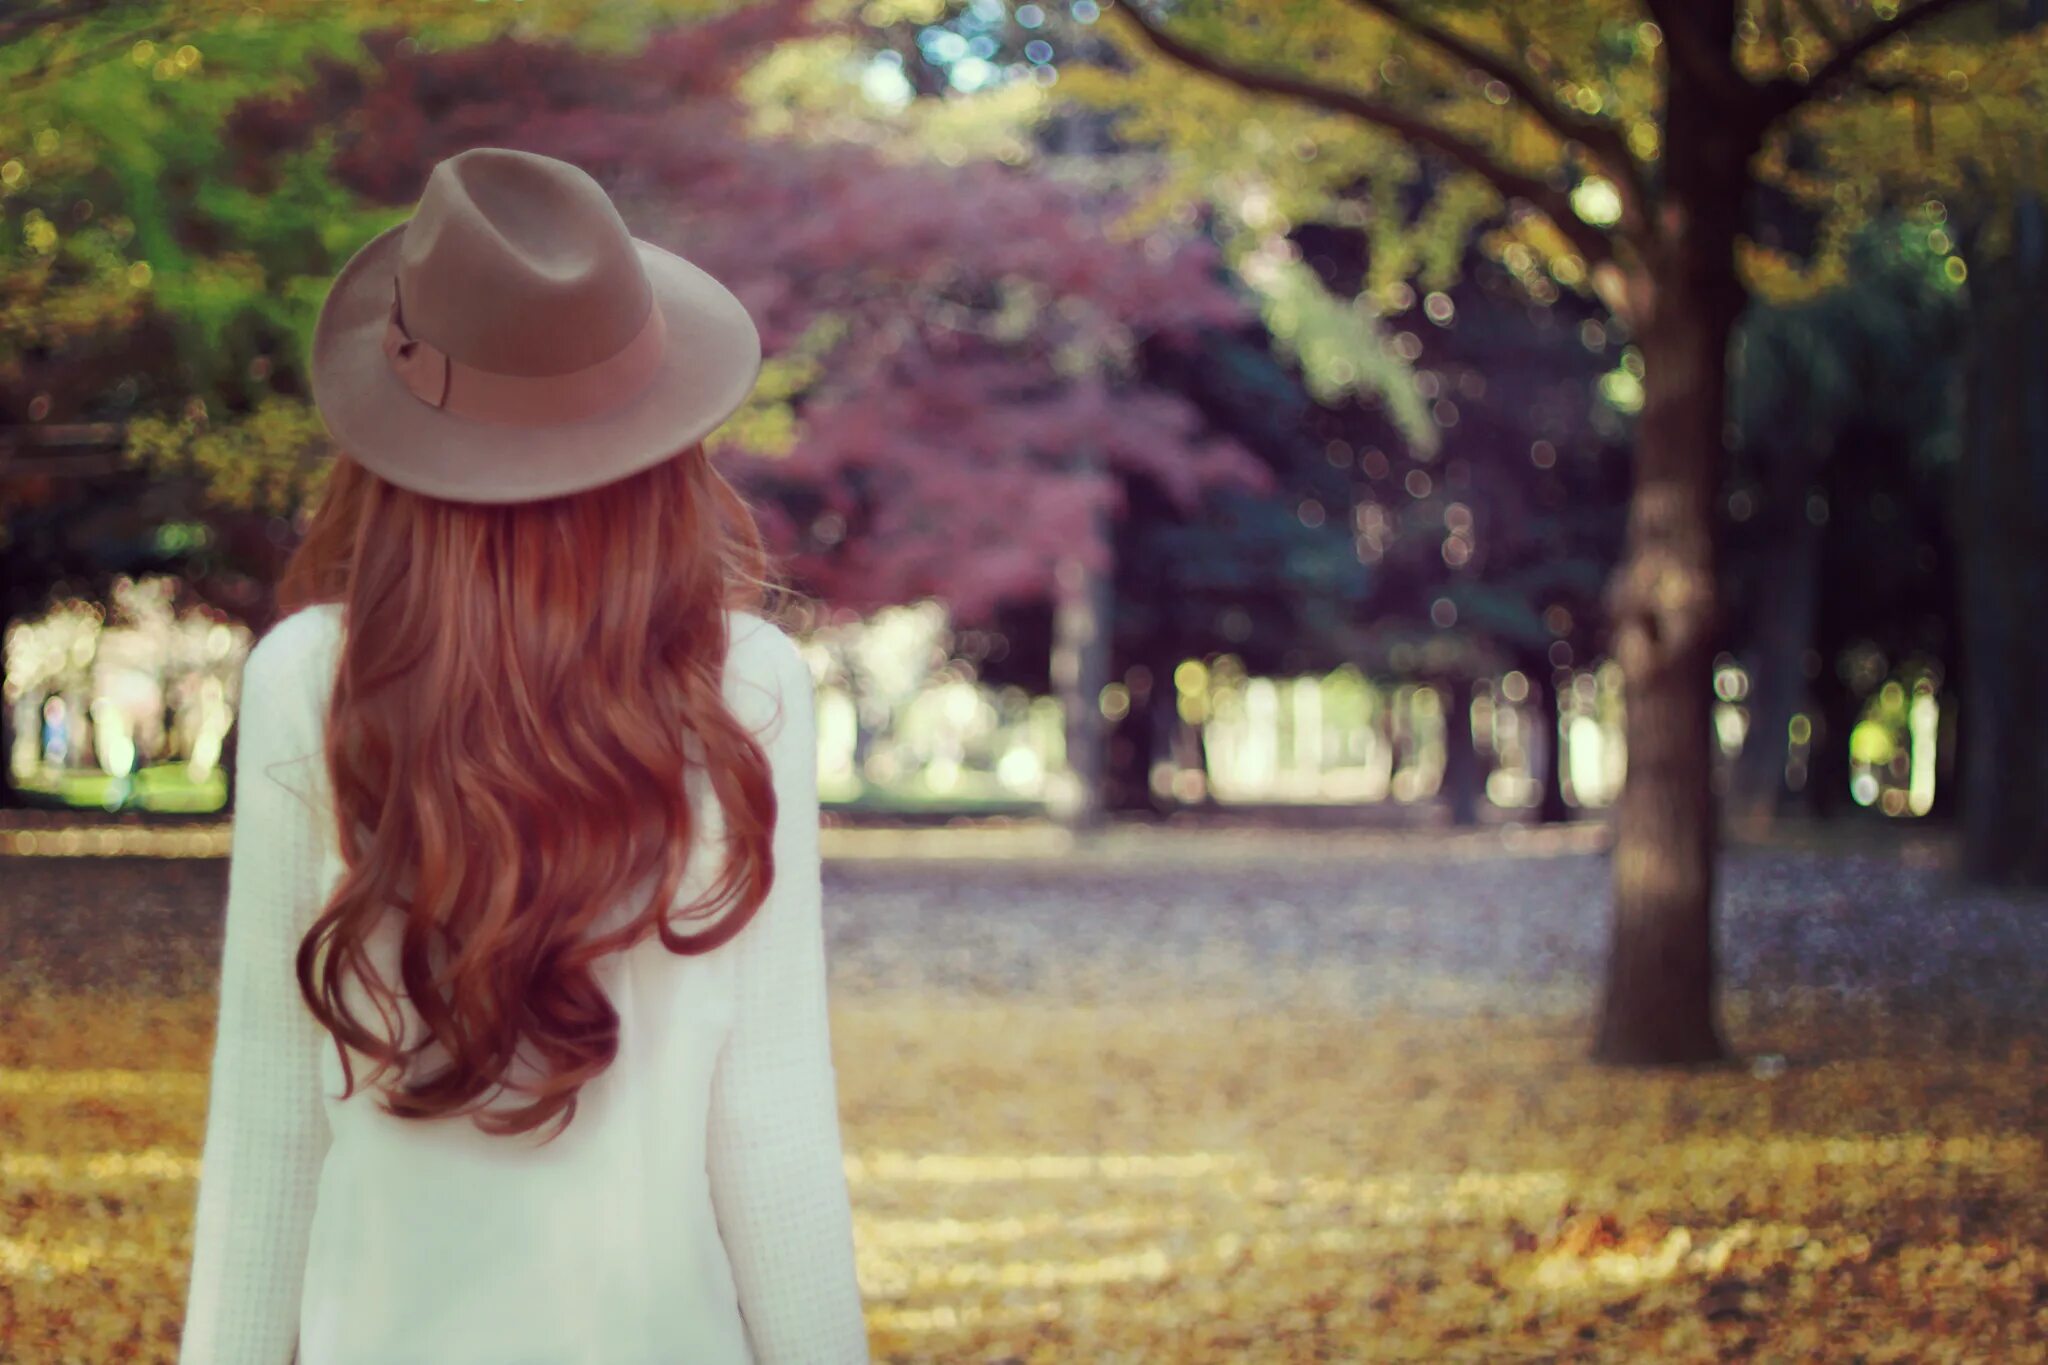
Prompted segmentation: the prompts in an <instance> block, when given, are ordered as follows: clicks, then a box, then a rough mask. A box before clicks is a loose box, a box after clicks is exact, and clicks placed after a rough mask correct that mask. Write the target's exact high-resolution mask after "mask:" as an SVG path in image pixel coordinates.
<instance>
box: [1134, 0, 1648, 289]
mask: <svg viewBox="0 0 2048 1365" xmlns="http://www.w3.org/2000/svg"><path fill="white" fill-rule="evenodd" d="M1111 8H1112V9H1113V10H1114V11H1115V12H1117V13H1120V14H1122V15H1123V17H1124V18H1125V20H1126V21H1128V22H1129V23H1130V25H1131V26H1132V27H1133V28H1135V29H1137V30H1138V32H1139V33H1140V34H1142V35H1143V36H1144V38H1145V40H1146V42H1148V43H1150V44H1151V45H1152V46H1153V47H1154V48H1156V49H1157V50H1158V51H1160V52H1162V53H1164V54H1166V55H1167V56H1168V57H1171V58H1173V59H1174V60H1175V61H1177V62H1179V63H1180V64H1181V65H1182V66H1185V67H1188V68H1189V69H1190V70H1194V71H1200V72H1202V73H1203V74H1205V75H1209V76H1213V77H1215V78H1216V79H1217V80H1220V81H1224V82H1226V83H1228V84H1230V85H1234V86H1236V87H1237V88H1238V89H1240V90H1245V91H1249V92H1251V93H1253V94H1261V95H1280V96H1283V97H1285V98H1288V99H1292V100H1296V101H1298V102H1300V103H1303V104H1308V105H1312V106H1314V107H1316V108H1318V109H1326V110H1329V111H1330V112H1331V113H1336V114H1346V115H1349V116H1350V117H1352V118H1355V119H1359V120H1361V121H1362V122H1365V123H1370V124H1373V125H1375V126H1377V127H1380V128H1384V129H1386V130H1387V131H1388V132H1390V133H1394V134H1396V135H1397V136H1399V137H1401V138H1402V139H1404V140H1405V141H1407V142H1409V143H1410V144H1412V145H1414V146H1416V147H1422V148H1427V149H1428V150H1430V151H1433V152H1436V153H1437V154H1438V155H1440V156H1442V157H1444V158H1446V159H1447V160H1450V161H1452V162H1455V163H1456V164H1458V165H1460V166H1462V167H1464V168H1465V169H1466V170H1468V171H1471V172H1473V173H1474V174H1476V175H1478V176H1480V177H1482V178H1483V179H1485V180H1487V181H1488V182H1490V183H1491V184H1492V185H1493V187H1494V188H1495V189H1497V190H1499V191H1500V192H1501V194H1502V195H1503V196H1504V197H1506V198H1509V199H1522V200H1526V201H1527V202H1528V203H1530V204H1532V205H1534V206H1535V207H1536V208H1537V209H1539V210H1541V211H1542V213H1543V214H1544V216H1545V217H1547V218H1549V219H1550V220H1551V222H1552V223H1554V224H1555V225H1556V226H1557V230H1558V231H1559V232H1562V233H1563V234H1564V235H1565V236H1566V237H1567V238H1569V239H1570V241H1571V243H1572V245H1573V246H1574V247H1576V248H1577V249H1578V251H1579V253H1580V254H1581V255H1582V256H1584V257H1585V259H1586V264H1587V266H1588V267H1589V268H1590V267H1591V266H1593V265H1595V264H1598V263H1600V262H1604V261H1610V260H1612V259H1613V257H1614V240H1613V238H1612V236H1610V235H1609V234H1608V233H1607V232H1606V231H1605V230H1604V229H1601V228H1597V227H1595V226H1593V225H1592V224H1591V223H1588V222H1586V221H1585V220H1584V219H1582V218H1580V217H1579V216H1578V215H1577V214H1576V213H1574V212H1572V204H1571V196H1570V195H1569V194H1567V193H1565V192H1564V191H1563V190H1560V189H1558V188H1556V187H1555V186H1552V185H1548V184H1545V183H1544V182H1543V181H1541V180H1538V179H1537V178H1536V177H1535V176H1532V175H1527V174H1524V173H1523V172H1521V171H1517V170H1513V169H1511V168H1510V167H1508V166H1505V165H1503V164H1502V163H1501V162H1500V161H1499V160H1498V159H1497V158H1496V157H1494V156H1493V154H1492V153H1490V152H1488V151H1487V150H1486V149H1485V148H1483V147H1481V146H1479V145H1478V144H1477V143H1473V142H1470V141H1467V140H1466V139H1464V138H1462V137H1460V136H1458V135H1457V134H1456V133H1453V132H1451V131H1449V130H1448V129H1445V128H1440V127H1438V126H1437V125H1436V124H1434V123H1431V122H1429V121H1428V120H1427V119H1424V118H1420V117H1418V116H1416V115H1415V114H1412V113H1410V112H1408V111H1407V110H1405V109H1402V108H1400V107H1399V106H1397V105H1394V104H1391V103H1389V102H1387V101H1385V100H1379V99H1374V98H1373V97H1372V96H1370V95H1365V94H1361V93H1360V92H1358V91H1356V90H1347V89H1345V88H1344V87H1342V86H1336V85H1328V84H1325V83H1324V82H1321V81H1316V80H1310V79H1308V78H1307V77H1304V76H1296V75H1292V74H1290V73H1287V72H1282V71H1270V70H1265V69H1262V68H1258V67H1250V66H1240V65H1238V64H1236V63H1233V62H1227V61H1225V60H1223V59H1222V58H1220V57H1217V56H1215V55H1213V54H1211V53H1208V52H1205V51H1203V50H1202V49H1201V48H1198V47H1195V46H1193V45H1192V44H1190V43H1187V42H1184V41H1183V40H1181V39H1180V38H1177V37H1175V36H1174V35H1173V34H1171V33H1169V32H1167V31H1166V30H1165V29H1164V28H1161V27H1160V26H1159V25H1158V24H1156V23H1154V22H1153V21H1152V20H1150V19H1148V18H1146V17H1145V16H1144V15H1143V14H1142V13H1140V12H1139V10H1138V9H1137V8H1136V6H1135V5H1134V4H1133V3H1130V0H1118V3H1116V4H1115V5H1113V6H1111Z"/></svg>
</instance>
